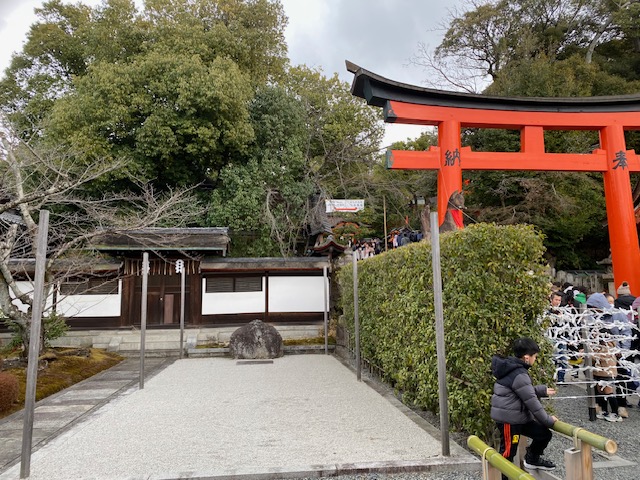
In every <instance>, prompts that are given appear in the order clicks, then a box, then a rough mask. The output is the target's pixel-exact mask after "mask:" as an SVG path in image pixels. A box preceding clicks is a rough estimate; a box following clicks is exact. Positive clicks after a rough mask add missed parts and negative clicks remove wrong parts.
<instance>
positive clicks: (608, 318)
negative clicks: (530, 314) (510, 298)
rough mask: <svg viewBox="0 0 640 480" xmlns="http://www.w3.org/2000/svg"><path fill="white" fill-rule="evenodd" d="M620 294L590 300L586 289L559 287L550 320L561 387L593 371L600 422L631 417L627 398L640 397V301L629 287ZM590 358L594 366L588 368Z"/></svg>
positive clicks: (591, 296)
mask: <svg viewBox="0 0 640 480" xmlns="http://www.w3.org/2000/svg"><path fill="white" fill-rule="evenodd" d="M616 293H617V295H616V297H614V296H613V295H610V294H609V293H607V292H595V293H591V294H589V293H588V292H587V291H586V289H584V288H583V287H574V286H573V285H570V284H564V285H560V284H554V286H553V291H552V292H551V295H550V297H549V308H548V311H547V316H546V317H547V318H548V319H549V325H548V328H547V336H548V337H549V338H550V339H551V340H552V341H553V343H554V361H555V364H556V374H557V382H558V385H563V384H565V380H566V377H567V375H569V376H577V373H578V372H579V371H585V372H586V371H590V373H591V374H592V376H593V386H594V389H595V394H596V402H597V405H598V406H597V417H598V418H600V419H603V420H607V421H609V422H619V421H622V419H623V418H626V417H628V411H627V409H628V408H629V407H630V404H629V403H628V402H627V396H628V395H630V394H636V393H640V383H639V382H640V373H639V372H640V369H639V368H638V365H637V363H636V361H637V360H638V359H640V338H639V332H640V329H639V328H638V308H639V307H640V297H635V296H633V295H631V289H630V286H629V284H628V283H627V282H623V283H622V284H621V285H619V286H618V288H617V290H616ZM587 356H588V357H589V359H590V363H591V365H585V364H584V359H585V358H586V357H587Z"/></svg>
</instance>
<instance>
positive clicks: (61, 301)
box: [56, 280, 122, 318]
mask: <svg viewBox="0 0 640 480" xmlns="http://www.w3.org/2000/svg"><path fill="white" fill-rule="evenodd" d="M121 304H122V280H118V293H117V294H113V295H58V305H57V306H56V310H57V312H58V313H59V314H60V315H62V316H64V317H67V318H70V317H119V316H120V305H121Z"/></svg>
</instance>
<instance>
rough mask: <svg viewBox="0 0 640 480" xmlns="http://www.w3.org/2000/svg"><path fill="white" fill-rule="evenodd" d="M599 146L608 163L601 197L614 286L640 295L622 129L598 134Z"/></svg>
mask: <svg viewBox="0 0 640 480" xmlns="http://www.w3.org/2000/svg"><path fill="white" fill-rule="evenodd" d="M600 145H601V146H602V148H603V149H604V150H605V152H606V154H607V162H608V170H607V171H605V172H604V196H605V201H606V205H607V218H608V223H609V241H610V243H611V260H612V262H613V277H614V281H615V285H616V287H618V286H619V285H620V284H621V283H622V282H623V281H627V282H629V285H630V287H631V293H632V294H633V295H640V248H639V246H638V231H637V230H636V219H635V214H634V210H633V198H632V195H631V180H630V177H629V166H628V155H629V152H627V151H626V145H625V139H624V130H623V127H622V126H621V125H612V126H608V127H605V128H603V129H602V130H600Z"/></svg>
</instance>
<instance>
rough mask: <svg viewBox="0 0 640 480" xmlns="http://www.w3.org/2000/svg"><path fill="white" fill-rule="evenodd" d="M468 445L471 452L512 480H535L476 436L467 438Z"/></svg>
mask: <svg viewBox="0 0 640 480" xmlns="http://www.w3.org/2000/svg"><path fill="white" fill-rule="evenodd" d="M467 445H468V446H469V448H470V449H471V450H473V451H474V452H476V453H477V454H478V455H481V456H482V460H483V462H484V461H487V462H489V465H492V466H493V467H495V468H497V469H498V470H500V472H502V473H503V474H504V475H506V476H507V477H509V478H510V479H511V480H535V477H534V476H533V475H531V474H529V473H527V472H525V471H524V470H522V469H521V468H518V467H516V466H515V465H514V464H513V463H512V462H510V461H509V460H507V459H506V458H504V457H503V456H502V455H500V454H499V453H498V452H497V451H496V449H495V448H491V447H490V446H488V445H487V444H486V443H484V442H483V441H482V440H480V439H479V438H478V437H476V436H475V435H470V436H469V438H467Z"/></svg>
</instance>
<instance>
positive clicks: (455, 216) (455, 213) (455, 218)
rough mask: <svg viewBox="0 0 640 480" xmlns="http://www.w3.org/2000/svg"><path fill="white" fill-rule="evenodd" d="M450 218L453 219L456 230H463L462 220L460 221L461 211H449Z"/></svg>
mask: <svg viewBox="0 0 640 480" xmlns="http://www.w3.org/2000/svg"><path fill="white" fill-rule="evenodd" d="M451 216H452V217H453V222H454V223H455V224H456V226H457V227H458V228H464V220H463V219H462V210H458V209H457V208H456V209H451Z"/></svg>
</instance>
